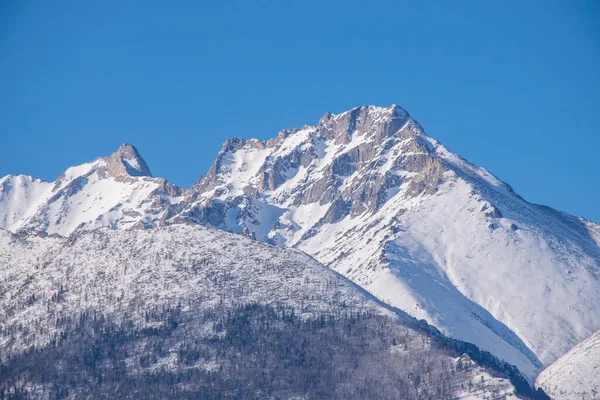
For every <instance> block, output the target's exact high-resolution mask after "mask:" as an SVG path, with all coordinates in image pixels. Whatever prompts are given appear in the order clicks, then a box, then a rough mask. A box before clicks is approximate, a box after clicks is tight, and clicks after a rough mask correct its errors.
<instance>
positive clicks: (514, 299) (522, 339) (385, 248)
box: [0, 105, 600, 380]
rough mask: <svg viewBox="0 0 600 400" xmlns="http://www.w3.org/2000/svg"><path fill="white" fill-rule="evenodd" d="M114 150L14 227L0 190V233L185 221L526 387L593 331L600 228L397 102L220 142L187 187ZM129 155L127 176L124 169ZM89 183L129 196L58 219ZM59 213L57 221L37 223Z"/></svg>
mask: <svg viewBox="0 0 600 400" xmlns="http://www.w3.org/2000/svg"><path fill="white" fill-rule="evenodd" d="M129 146H130V145H129ZM122 147H123V148H124V151H122V152H121V153H127V154H121V153H119V151H121V150H119V151H117V152H116V153H113V155H111V156H109V157H105V158H101V159H97V160H104V159H107V158H110V157H113V156H114V157H113V159H114V160H115V161H116V162H117V166H118V168H113V169H111V168H109V169H110V171H112V172H114V171H116V172H115V173H112V174H111V173H108V174H107V175H106V176H103V172H102V171H100V173H98V170H95V171H92V173H91V175H90V174H89V172H90V171H89V170H86V169H85V168H81V169H77V168H78V167H75V169H74V170H72V171H71V172H70V173H69V174H66V177H72V178H74V179H72V180H70V181H68V182H67V183H66V184H65V183H61V184H59V186H58V187H57V190H58V192H57V193H52V196H46V197H44V196H41V197H42V201H41V203H40V204H42V205H37V203H36V202H35V201H32V205H31V207H32V208H33V209H34V212H33V213H31V214H27V215H25V218H24V220H23V221H22V223H21V224H15V222H14V220H15V219H14V218H13V219H12V220H11V219H10V218H7V215H8V213H7V212H5V210H6V208H7V207H6V204H8V203H7V201H6V199H7V198H8V197H10V196H13V200H14V198H16V197H15V194H14V191H13V194H12V195H9V196H7V195H6V193H7V191H6V190H5V189H2V190H0V195H1V196H0V212H3V211H4V214H1V213H0V218H2V215H4V217H3V218H4V220H2V219H0V222H1V223H3V224H4V225H2V227H8V228H11V229H15V230H18V229H33V230H41V231H45V232H47V233H59V234H63V235H68V234H70V233H71V232H75V231H77V230H81V229H94V228H96V227H99V226H107V227H111V228H113V229H131V228H133V227H146V228H152V227H158V226H164V225H169V224H173V223H177V222H183V221H190V222H193V223H200V224H203V225H207V226H210V227H215V228H219V229H223V230H226V231H230V232H233V233H238V234H243V235H247V236H250V237H252V238H254V239H256V240H259V241H264V242H268V243H272V244H277V245H280V246H287V247H294V248H298V249H299V250H302V251H304V252H306V253H307V254H309V255H311V256H312V257H314V258H315V259H316V260H317V261H319V262H321V263H322V264H324V265H327V266H328V267H330V268H331V269H333V270H335V271H337V272H339V273H341V274H342V275H344V276H346V277H348V278H350V279H351V280H352V281H354V282H356V283H357V284H359V285H360V286H362V287H363V288H365V289H367V290H368V291H369V292H371V293H372V294H373V295H374V296H376V297H377V298H379V299H380V300H383V301H384V302H386V303H388V304H390V305H392V306H393V307H397V308H400V309H403V310H405V311H406V312H408V313H409V314H410V315H412V316H414V317H416V318H419V319H425V320H427V321H428V322H429V323H431V324H433V325H434V326H436V327H438V328H439V329H440V330H441V331H442V332H443V333H444V334H447V335H449V336H452V337H457V338H459V339H462V340H466V341H468V342H472V343H475V344H476V345H478V346H479V347H481V348H483V349H484V350H488V351H490V352H492V353H493V354H496V355H498V356H499V357H501V358H502V359H505V360H507V361H509V362H510V363H512V364H515V365H517V366H518V367H519V369H520V370H521V371H522V372H523V373H524V374H525V375H527V376H528V377H529V379H530V380H532V379H533V377H534V376H535V375H536V374H537V373H538V372H539V371H540V370H541V369H542V368H543V367H544V366H545V365H548V364H549V363H551V362H552V361H554V360H556V359H557V358H558V357H560V356H561V355H562V354H564V353H565V352H566V351H568V350H569V349H571V348H572V347H573V346H575V345H576V344H577V343H578V342H579V341H580V340H582V339H583V338H584V337H586V336H587V335H589V334H591V332H593V331H594V330H597V329H598V328H599V327H600V314H599V313H598V310H595V309H594V304H597V302H598V301H599V299H598V296H599V295H598V293H599V292H600V291H599V290H598V282H599V281H600V278H599V276H600V272H599V270H600V268H599V265H600V261H599V260H600V247H599V246H600V227H599V226H598V225H596V224H594V223H592V222H590V221H587V220H584V219H581V218H576V217H573V216H570V215H568V214H566V213H563V212H560V211H557V210H553V209H551V208H549V207H545V206H539V205H534V204H531V203H528V202H527V201H526V200H524V199H523V198H522V197H521V196H519V195H518V194H517V193H515V192H514V190H513V189H512V188H511V187H510V185H508V184H507V183H505V182H503V181H501V180H500V179H498V178H497V177H495V176H494V175H493V174H491V173H489V172H488V171H487V170H485V169H484V168H481V167H477V166H475V165H473V164H470V163H469V162H468V161H467V160H465V159H463V158H461V157H460V156H457V155H456V154H454V153H452V152H450V151H449V150H448V149H446V148H445V147H444V146H443V145H442V144H441V143H439V142H438V141H437V140H435V139H433V138H431V137H429V136H428V135H427V134H426V133H425V131H424V130H423V128H422V126H421V125H420V124H419V123H418V122H417V121H415V120H414V119H412V117H410V115H409V114H408V112H406V111H405V110H403V109H402V108H400V107H398V106H396V105H392V106H391V107H387V108H385V107H375V106H361V107H355V108H353V109H351V110H349V111H346V112H344V113H340V114H332V113H326V114H325V115H323V117H321V118H320V120H319V122H318V124H317V125H314V126H311V125H305V126H303V127H302V128H300V129H286V130H282V131H280V132H279V134H278V135H277V137H275V138H272V139H269V140H257V139H248V140H245V139H228V140H227V141H226V142H225V143H224V144H223V147H222V148H221V151H219V154H218V155H217V158H216V160H215V162H213V164H212V165H211V167H210V169H209V171H208V172H207V174H205V175H204V176H202V177H201V178H199V179H198V181H197V182H196V183H195V184H194V185H193V186H192V187H191V188H190V189H189V190H185V189H181V188H179V187H177V186H175V185H172V184H170V183H168V182H167V181H166V180H162V181H159V180H160V179H162V178H151V173H150V169H149V168H148V166H147V165H146V164H145V162H143V158H141V156H140V155H139V153H138V152H137V150H135V148H134V147H133V146H130V147H128V145H124V146H122ZM131 149H133V151H134V153H132V151H131ZM115 154H117V156H115ZM124 156H125V158H123V157H124ZM128 157H129V158H128ZM131 157H133V159H134V160H138V162H137V168H136V167H135V165H131V164H129V163H128V162H126V163H127V164H129V166H128V165H126V164H125V163H123V160H124V159H125V160H128V159H132V158H131ZM139 159H141V160H142V162H143V163H142V162H140V161H139ZM97 160H95V161H94V162H96V161H97ZM119 162H120V165H119V164H118V163H119ZM92 163H93V162H92ZM88 164H90V163H88ZM88 164H84V166H87V165H88ZM134 164H136V163H134ZM121 166H122V167H121ZM80 167H81V166H80ZM86 168H87V167H86ZM69 170H70V169H68V170H67V171H69ZM123 171H124V172H125V173H123ZM131 171H133V173H134V175H131V174H130V173H129V172H131ZM136 173H138V174H139V175H135V174H136ZM94 174H96V176H95V177H94ZM63 175H64V174H63ZM90 177H91V178H92V179H90ZM64 178H65V177H63V179H64ZM22 179H24V178H22ZM86 179H87V181H86ZM26 180H27V179H26ZM60 180H61V179H57V182H59V181H60ZM4 181H6V177H5V178H2V180H0V184H2V183H3V182H4ZM30 181H31V182H33V180H31V179H30ZM98 181H102V182H109V183H110V185H111V186H110V187H113V186H115V187H116V186H118V185H119V184H120V183H126V184H127V185H129V186H130V187H134V188H135V190H129V191H127V193H125V194H124V195H122V196H120V197H119V198H117V199H115V200H114V201H112V202H110V204H109V205H107V206H106V207H103V208H101V209H100V210H96V211H93V212H91V214H92V217H91V218H88V219H87V220H85V218H83V219H82V218H79V219H78V220H77V221H76V222H77V223H68V224H67V223H65V222H64V221H62V220H59V219H60V218H68V217H69V216H70V215H72V214H73V211H72V210H73V207H72V206H73V203H74V202H73V201H72V199H73V198H74V196H76V195H77V193H80V192H81V191H82V190H83V192H84V193H86V194H89V195H90V196H95V195H96V194H97V193H98V191H88V192H86V190H87V188H88V187H90V182H91V184H97V182H98ZM36 182H37V181H36ZM59 183H60V182H59ZM57 184H58V183H55V185H57ZM68 185H71V186H69V189H68V190H64V189H66V187H67V186H68ZM13 186H14V185H13ZM31 186H32V187H34V189H35V190H42V189H43V187H42V186H43V185H42V186H40V185H39V184H38V183H35V184H33V183H31ZM0 187H2V188H3V187H4V186H0ZM40 188H42V189H40ZM106 190H108V189H106ZM110 190H113V189H110ZM140 191H141V192H142V194H141V195H138V193H139V192H140ZM17 197H18V196H17ZM34 197H35V196H34ZM36 198H37V197H36ZM131 198H135V200H134V201H131ZM64 199H67V201H64ZM9 200H10V199H9ZM44 201H45V202H46V203H45V204H46V206H43V204H44ZM60 201H62V203H60ZM57 202H58V203H59V204H62V205H64V204H67V206H65V207H66V208H65V209H64V210H63V211H64V212H63V213H62V214H61V213H54V214H51V213H49V212H48V210H49V209H50V208H51V207H50V206H52V205H53V204H55V203H57ZM13 203H14V201H13ZM40 207H41V210H42V211H40ZM53 207H56V206H53ZM75 209H77V207H75ZM77 210H79V209H77ZM85 210H86V212H87V211H88V209H85ZM79 211H83V210H79ZM49 214H51V215H50V217H51V218H50V217H48V215H49ZM79 215H81V213H79ZM88 215H89V214H88ZM7 220H8V221H9V222H11V224H12V225H11V224H8V223H7ZM17 220H18V219H17ZM536 299H541V303H542V304H541V305H540V304H537V301H535V300H536Z"/></svg>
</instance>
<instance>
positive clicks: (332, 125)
mask: <svg viewBox="0 0 600 400" xmlns="http://www.w3.org/2000/svg"><path fill="white" fill-rule="evenodd" d="M409 120H410V115H409V114H408V112H406V111H405V110H404V109H402V108H400V107H398V106H397V105H395V104H393V105H391V106H390V107H387V108H386V107H376V106H360V107H355V108H353V109H352V110H349V111H346V112H344V113H341V114H337V115H334V114H331V113H327V114H325V115H324V116H323V117H322V118H321V119H320V120H319V125H318V126H317V129H318V130H319V131H320V133H321V134H322V135H323V136H324V137H325V138H327V139H330V140H334V142H335V144H346V143H349V142H350V141H351V140H352V137H353V136H354V135H358V136H365V135H368V136H369V137H371V136H372V137H374V139H375V140H376V141H378V142H379V141H381V140H382V139H384V138H386V137H389V136H391V135H394V134H396V133H397V132H398V131H399V130H400V129H402V127H403V126H404V125H405V124H406V123H407V122H408V121H409Z"/></svg>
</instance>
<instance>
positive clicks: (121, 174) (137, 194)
mask: <svg viewBox="0 0 600 400" xmlns="http://www.w3.org/2000/svg"><path fill="white" fill-rule="evenodd" d="M182 195H183V191H182V190H181V189H180V188H178V187H176V186H175V185H173V184H171V183H169V182H167V181H165V180H164V179H162V178H153V177H152V174H151V173H150V169H149V168H148V166H147V165H146V163H145V161H144V159H143V158H142V157H141V156H140V155H139V153H138V152H137V150H136V149H135V148H134V147H133V146H131V145H128V144H124V145H122V146H121V147H120V148H119V150H118V151H117V152H115V153H113V154H112V155H110V156H108V157H104V158H98V159H96V160H94V161H92V162H90V163H87V164H82V165H79V166H76V167H71V168H69V169H67V170H66V171H65V172H64V173H63V174H62V175H61V176H60V177H58V178H57V179H56V181H54V182H44V181H42V180H40V179H36V178H33V177H31V176H26V175H8V176H5V177H4V178H2V179H0V228H5V229H8V230H11V231H17V230H20V229H33V230H36V231H43V232H46V233H48V234H51V233H58V234H61V235H68V234H70V233H71V232H73V231H74V230H75V229H78V228H86V229H91V228H95V227H100V226H108V227H113V228H128V227H131V226H134V225H136V224H142V225H144V226H148V227H152V226H156V225H160V224H161V223H162V221H164V219H166V218H167V217H168V213H169V211H170V210H178V209H177V207H178V206H177V204H178V203H179V202H180V201H181V200H182V199H183V196H182Z"/></svg>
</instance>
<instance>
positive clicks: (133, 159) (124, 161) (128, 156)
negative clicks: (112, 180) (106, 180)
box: [105, 143, 152, 177]
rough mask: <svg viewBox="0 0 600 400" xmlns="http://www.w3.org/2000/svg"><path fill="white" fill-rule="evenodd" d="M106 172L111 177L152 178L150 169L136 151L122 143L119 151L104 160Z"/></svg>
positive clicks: (131, 146)
mask: <svg viewBox="0 0 600 400" xmlns="http://www.w3.org/2000/svg"><path fill="white" fill-rule="evenodd" d="M105 160H106V170H107V172H108V174H109V175H111V176H119V175H129V176H149V177H151V176H152V172H150V168H148V165H147V164H146V161H144V158H143V157H142V156H141V155H140V153H139V152H138V150H137V149H136V148H135V147H134V146H133V145H131V144H129V143H123V144H122V145H121V146H119V150H117V151H116V152H114V153H113V154H111V155H110V156H108V157H106V158H105Z"/></svg>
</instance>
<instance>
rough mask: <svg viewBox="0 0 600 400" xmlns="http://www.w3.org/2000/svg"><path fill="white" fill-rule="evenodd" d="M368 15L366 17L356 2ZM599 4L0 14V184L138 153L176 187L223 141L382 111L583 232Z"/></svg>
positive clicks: (599, 144)
mask: <svg viewBox="0 0 600 400" xmlns="http://www.w3.org/2000/svg"><path fill="white" fill-rule="evenodd" d="M373 3H375V4H373ZM598 21H600V2H598V1H596V0H588V1H585V0H581V1H579V0H575V1H568V0H564V1H551V0H544V1H541V0H540V1H534V0H531V1H511V0H508V1H491V0H490V1H487V0H484V1H462V0H459V1H437V2H435V1H423V2H420V1H410V2H401V1H389V2H384V1H377V2H367V1H364V0H363V1H343V2H342V1H340V2H334V1H314V2H313V1H240V2H229V1H214V2H205V1H189V2H184V1H177V2H164V1H160V2H159V1H156V2H154V1H137V2H133V1H131V2H130V1H78V0H77V1H45V0H40V1H33V0H31V1H26V0H4V1H2V2H0V148H1V149H2V151H1V153H0V176H3V175H6V174H9V173H24V174H30V175H34V176H37V177H40V178H43V179H46V180H53V179H55V178H56V177H57V176H58V175H59V174H60V173H61V172H62V171H63V170H64V169H65V168H67V167H68V166H70V165H75V164H79V163H82V162H85V161H89V160H91V159H93V158H96V157H98V156H103V155H107V154H109V153H111V152H113V151H115V150H116V149H117V147H118V146H119V144H120V143H122V142H131V143H133V144H134V145H135V146H137V147H138V149H139V150H140V152H141V153H142V155H143V156H144V158H145V159H146V161H147V162H148V164H149V166H150V168H151V170H152V172H153V173H154V175H157V176H163V177H165V178H167V179H169V180H171V181H172V182H174V183H176V184H179V185H182V186H184V187H190V186H191V185H192V183H193V182H194V181H195V180H197V179H198V178H199V177H200V175H202V174H203V173H205V172H206V170H207V169H208V167H209V165H210V163H211V162H212V161H213V159H214V158H215V155H216V154H217V152H218V150H219V149H220V147H221V144H222V142H223V141H224V140H225V139H227V138H229V137H233V136H236V137H245V138H248V137H258V138H261V139H266V138H270V137H273V136H275V135H276V134H277V132H278V131H279V130H280V129H282V128H286V127H299V126H301V125H303V124H314V123H316V122H317V121H318V119H319V117H320V116H321V115H322V114H324V113H325V112H326V111H332V112H341V111H345V110H347V109H349V108H351V107H354V106H357V105H363V104H375V105H385V106H387V105H390V104H392V103H396V104H399V105H400V106H402V107H404V108H405V109H407V110H408V111H409V112H410V113H411V115H412V116H413V117H414V118H415V119H417V120H418V121H419V122H420V123H421V124H422V125H423V126H424V128H425V130H426V131H427V132H428V133H429V134H430V135H431V136H433V137H435V138H437V139H438V140H440V141H441V142H442V143H444V144H445V145H446V146H447V147H448V148H449V149H450V150H452V151H454V152H456V153H458V154H460V155H462V156H463V157H465V158H467V159H468V160H469V161H472V162H474V163H476V164H479V165H482V166H484V167H485V168H487V169H488V170H490V171H491V172H493V173H494V174H496V175H497V176H499V177H500V178H501V179H503V180H505V181H507V182H508V183H510V184H511V185H512V186H513V187H514V188H515V190H516V191H517V192H519V193H520V194H521V195H523V196H524V197H525V198H527V199H528V200H530V201H533V202H536V203H541V204H546V205H550V206H552V207H555V208H558V209H561V210H564V211H568V212H570V213H573V214H576V215H582V216H585V217H586V218H589V219H592V220H594V221H596V222H600V155H599V152H600V129H599V120H600V72H599V71H600V23H599V22H598Z"/></svg>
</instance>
